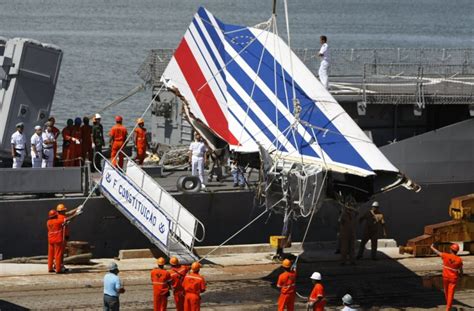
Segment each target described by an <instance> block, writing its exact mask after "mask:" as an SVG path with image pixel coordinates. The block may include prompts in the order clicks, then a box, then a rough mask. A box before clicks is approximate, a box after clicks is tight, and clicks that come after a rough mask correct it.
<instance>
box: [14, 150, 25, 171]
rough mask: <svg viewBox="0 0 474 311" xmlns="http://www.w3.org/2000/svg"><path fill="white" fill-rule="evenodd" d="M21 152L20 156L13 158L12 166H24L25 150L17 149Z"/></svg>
mask: <svg viewBox="0 0 474 311" xmlns="http://www.w3.org/2000/svg"><path fill="white" fill-rule="evenodd" d="M16 152H17V153H19V154H20V156H19V157H14V158H13V166H12V168H21V167H22V166H23V161H25V150H16Z"/></svg>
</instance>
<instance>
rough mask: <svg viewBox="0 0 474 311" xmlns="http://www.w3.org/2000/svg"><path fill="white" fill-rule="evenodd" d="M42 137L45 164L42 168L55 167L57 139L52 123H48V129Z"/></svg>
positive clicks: (42, 164)
mask: <svg viewBox="0 0 474 311" xmlns="http://www.w3.org/2000/svg"><path fill="white" fill-rule="evenodd" d="M41 136H42V138H43V162H42V163H41V167H53V165H54V144H55V143H56V139H55V138H54V133H53V127H52V126H51V122H49V121H48V122H46V128H45V130H44V132H43V134H42V135H41Z"/></svg>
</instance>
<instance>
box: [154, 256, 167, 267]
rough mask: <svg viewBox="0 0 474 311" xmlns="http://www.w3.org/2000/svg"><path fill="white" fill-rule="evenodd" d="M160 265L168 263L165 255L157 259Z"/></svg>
mask: <svg viewBox="0 0 474 311" xmlns="http://www.w3.org/2000/svg"><path fill="white" fill-rule="evenodd" d="M156 263H157V264H158V266H164V265H165V264H166V260H165V259H164V258H163V257H160V258H158V259H157V260H156Z"/></svg>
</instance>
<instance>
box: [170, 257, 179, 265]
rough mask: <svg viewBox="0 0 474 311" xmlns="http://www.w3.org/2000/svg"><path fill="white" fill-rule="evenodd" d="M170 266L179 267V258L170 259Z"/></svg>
mask: <svg viewBox="0 0 474 311" xmlns="http://www.w3.org/2000/svg"><path fill="white" fill-rule="evenodd" d="M170 265H172V266H177V265H179V260H178V258H176V257H171V258H170Z"/></svg>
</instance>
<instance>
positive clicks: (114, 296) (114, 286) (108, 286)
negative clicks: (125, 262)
mask: <svg viewBox="0 0 474 311" xmlns="http://www.w3.org/2000/svg"><path fill="white" fill-rule="evenodd" d="M118 274H119V269H118V266H117V264H116V263H115V262H113V263H111V264H110V265H109V272H108V273H107V274H106V275H105V276H104V311H118V310H120V301H119V296H120V294H122V293H125V288H123V286H122V282H121V281H120V278H119V277H118Z"/></svg>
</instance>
